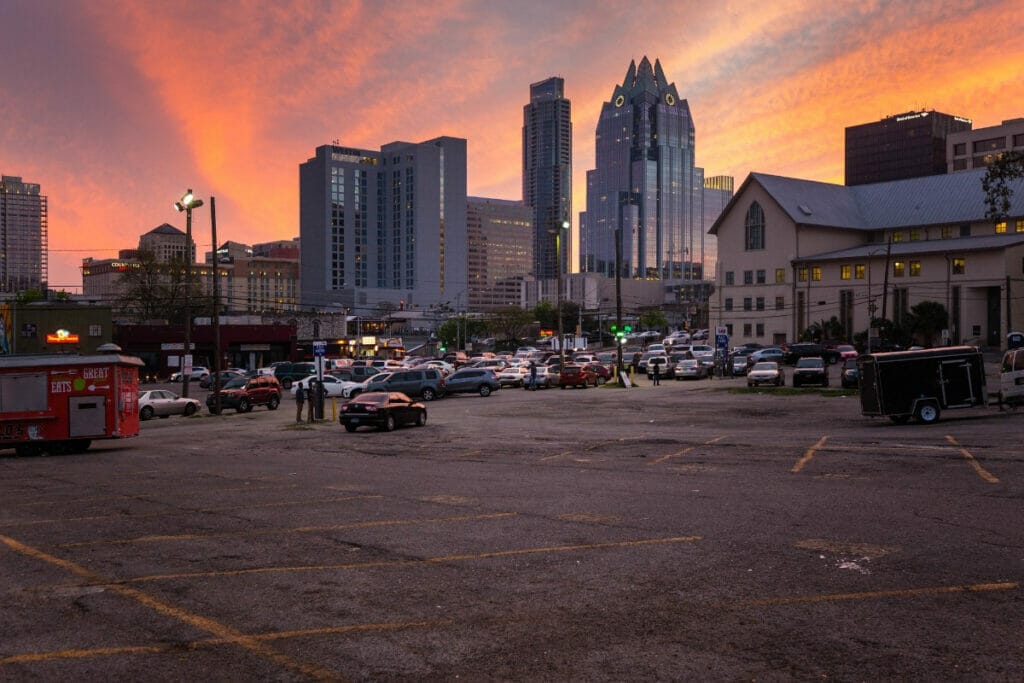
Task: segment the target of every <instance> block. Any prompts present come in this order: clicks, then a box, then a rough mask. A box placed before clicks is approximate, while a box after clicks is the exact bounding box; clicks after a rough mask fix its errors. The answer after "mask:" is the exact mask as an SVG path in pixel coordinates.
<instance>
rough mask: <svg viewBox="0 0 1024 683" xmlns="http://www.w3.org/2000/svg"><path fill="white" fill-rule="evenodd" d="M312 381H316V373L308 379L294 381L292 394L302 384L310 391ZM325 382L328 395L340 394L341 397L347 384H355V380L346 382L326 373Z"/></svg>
mask: <svg viewBox="0 0 1024 683" xmlns="http://www.w3.org/2000/svg"><path fill="white" fill-rule="evenodd" d="M310 381H314V382H315V381H316V375H310V376H309V377H307V378H306V379H303V380H299V381H298V382H292V388H291V392H292V396H294V395H295V390H296V389H298V388H299V386H301V387H302V388H303V389H304V390H305V391H309V383H310ZM323 382H324V389H326V390H327V395H328V396H339V397H340V396H341V395H342V391H343V390H344V389H345V385H347V384H354V382H346V381H344V380H341V379H338V378H337V377H335V376H334V375H324V379H323Z"/></svg>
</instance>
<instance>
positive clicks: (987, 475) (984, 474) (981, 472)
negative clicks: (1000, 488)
mask: <svg viewBox="0 0 1024 683" xmlns="http://www.w3.org/2000/svg"><path fill="white" fill-rule="evenodd" d="M946 441H948V442H949V443H950V444H952V445H953V446H954V447H955V448H956V449H957V450H959V451H960V455H962V456H964V458H966V459H967V462H968V463H970V465H971V467H973V468H974V471H975V472H977V473H978V476H979V477H981V478H982V479H984V480H985V481H987V482H988V483H990V484H998V483H999V478H998V477H996V476H995V475H993V474H992V473H991V472H989V471H988V470H986V469H985V468H984V467H982V466H981V463H980V462H978V461H977V460H976V459H975V458H974V456H973V455H971V452H970V451H968V450H967V449H966V448H964V447H963V446H961V445H960V444H959V442H957V440H956V439H955V438H953V436H951V435H950V434H947V435H946Z"/></svg>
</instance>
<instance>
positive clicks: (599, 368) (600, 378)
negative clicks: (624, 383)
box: [583, 361, 615, 384]
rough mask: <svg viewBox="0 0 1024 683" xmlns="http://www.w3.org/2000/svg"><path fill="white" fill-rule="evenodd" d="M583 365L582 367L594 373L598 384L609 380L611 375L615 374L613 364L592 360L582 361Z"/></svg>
mask: <svg viewBox="0 0 1024 683" xmlns="http://www.w3.org/2000/svg"><path fill="white" fill-rule="evenodd" d="M583 365H584V367H586V368H587V370H590V371H591V372H592V373H594V375H595V376H596V377H597V383H598V384H604V383H605V382H608V381H610V380H611V379H612V377H614V376H615V366H614V365H612V366H611V367H609V366H607V365H605V364H603V363H599V362H597V361H594V362H593V363H584V364H583Z"/></svg>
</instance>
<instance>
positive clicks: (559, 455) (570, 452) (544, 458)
mask: <svg viewBox="0 0 1024 683" xmlns="http://www.w3.org/2000/svg"><path fill="white" fill-rule="evenodd" d="M575 452H576V451H562V452H561V453H555V454H554V455H545V456H544V457H543V458H541V462H544V461H546V460H554V459H555V458H564V457H565V456H567V455H572V454H573V453H575Z"/></svg>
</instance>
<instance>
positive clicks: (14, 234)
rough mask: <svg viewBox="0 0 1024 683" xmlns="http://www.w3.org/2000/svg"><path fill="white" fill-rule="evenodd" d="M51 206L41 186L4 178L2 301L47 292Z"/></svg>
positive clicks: (0, 179) (0, 204)
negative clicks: (36, 291)
mask: <svg viewBox="0 0 1024 683" xmlns="http://www.w3.org/2000/svg"><path fill="white" fill-rule="evenodd" d="M47 232H48V219H47V202H46V196H45V195H42V194H40V193H39V185H38V184H37V183H24V182H22V181H21V178H20V177H18V176H6V175H5V176H0V247H2V249H0V298H6V297H8V296H13V295H15V294H18V293H19V292H24V291H25V290H28V289H35V290H38V291H42V292H45V291H46V289H47V272H46V270H47V244H46V242H47Z"/></svg>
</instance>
